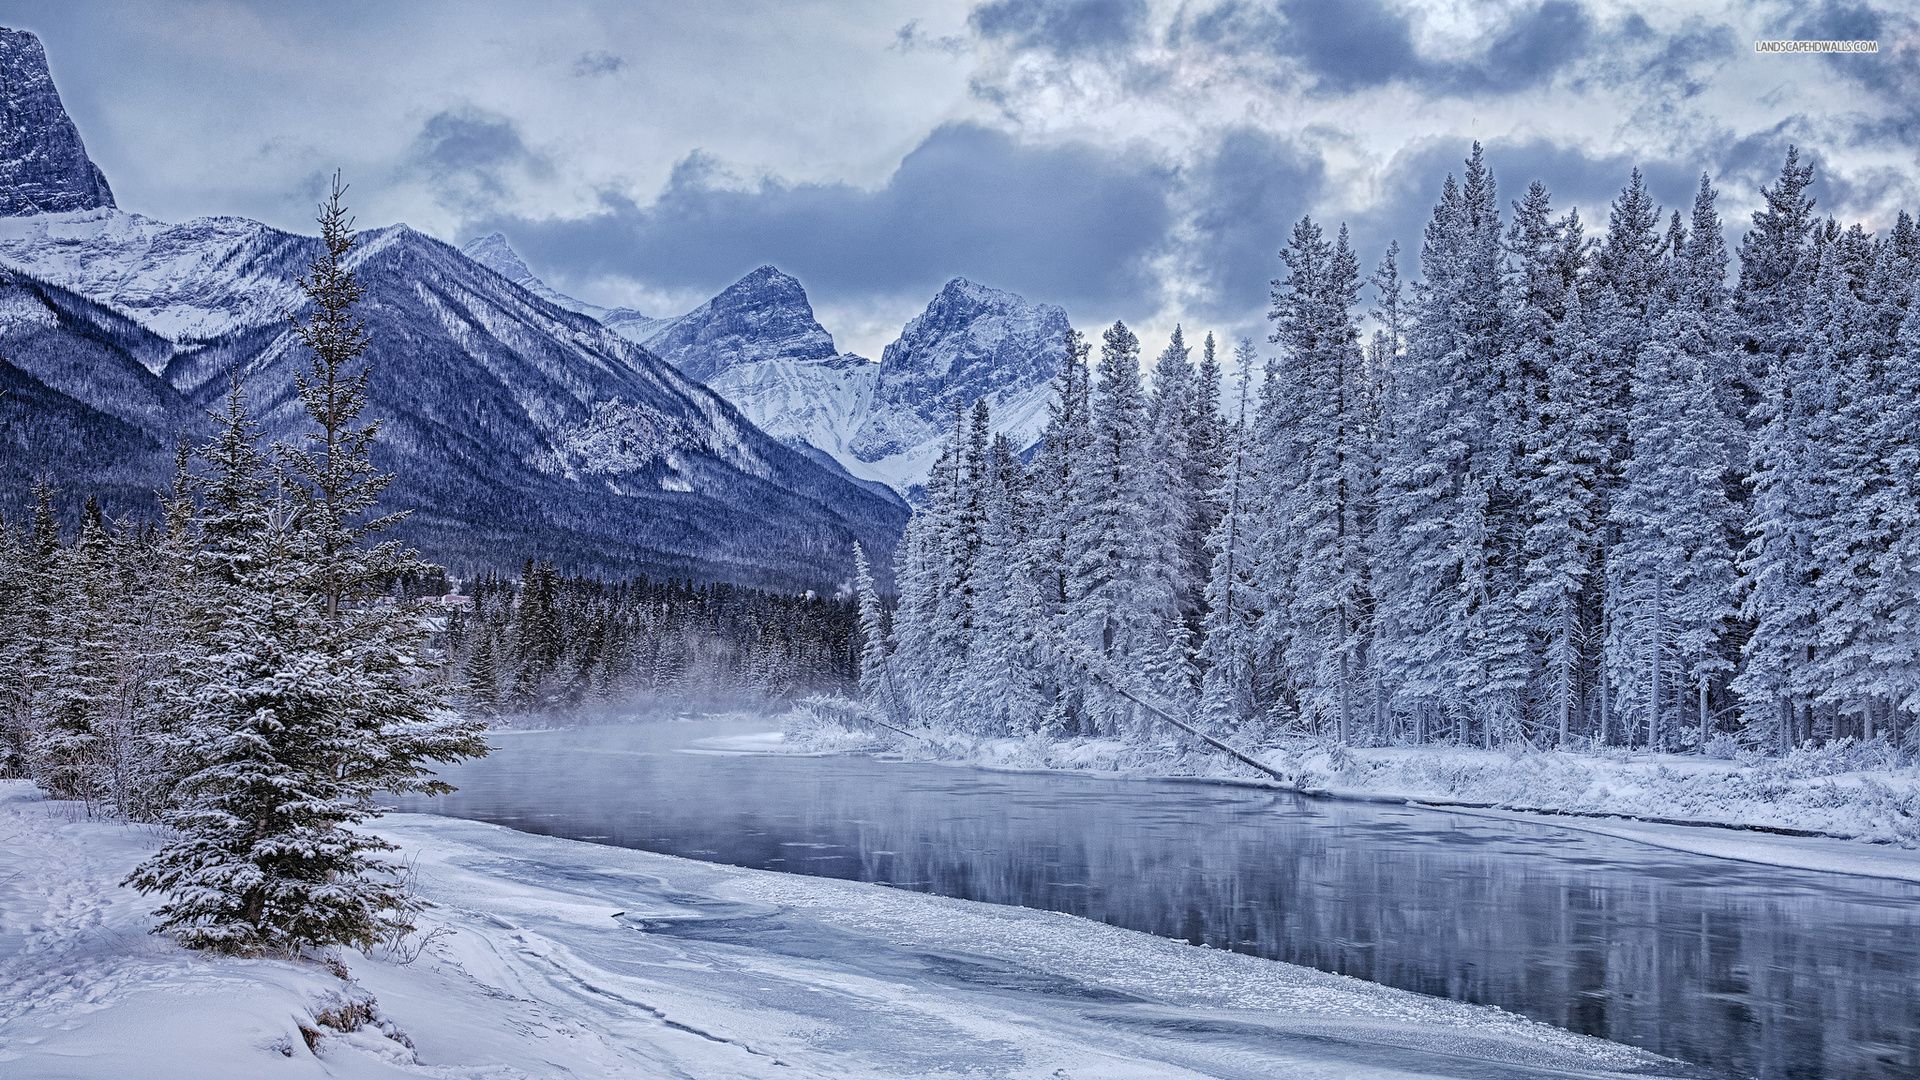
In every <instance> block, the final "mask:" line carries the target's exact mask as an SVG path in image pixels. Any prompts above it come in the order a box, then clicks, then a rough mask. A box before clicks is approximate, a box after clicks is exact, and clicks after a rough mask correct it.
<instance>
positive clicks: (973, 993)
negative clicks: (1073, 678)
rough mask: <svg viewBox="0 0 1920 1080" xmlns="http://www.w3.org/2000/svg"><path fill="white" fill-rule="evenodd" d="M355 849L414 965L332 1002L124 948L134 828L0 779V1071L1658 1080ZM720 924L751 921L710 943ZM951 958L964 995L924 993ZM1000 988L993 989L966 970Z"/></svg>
mask: <svg viewBox="0 0 1920 1080" xmlns="http://www.w3.org/2000/svg"><path fill="white" fill-rule="evenodd" d="M377 831H378V832H379V833H380V834H381V835H383V836H385V837H387V838H388V839H390V840H393V841H394V842H396V843H398V844H399V845H400V846H401V849H402V853H403V856H404V857H405V859H406V860H407V861H408V863H409V865H410V866H411V868H412V875H413V878H414V880H415V882H416V887H417V889H418V891H419V895H420V896H421V897H422V898H423V899H425V900H427V901H430V902H431V903H432V905H433V906H432V907H431V908H430V909H429V910H428V911H427V912H426V914H425V917H424V920H423V930H424V932H425V933H424V936H423V937H422V938H420V939H417V940H416V942H415V944H414V946H413V947H414V948H418V949H419V955H418V958H417V959H416V960H414V961H413V962H411V963H408V962H406V960H407V954H408V952H410V951H411V950H403V951H402V952H401V953H400V954H382V955H378V956H361V955H358V954H350V955H348V956H347V957H346V960H347V963H348V966H349V968H350V969H351V971H352V975H353V980H354V981H353V982H352V983H351V984H343V983H342V982H341V981H340V980H339V979H337V978H336V977H335V976H333V975H332V974H329V973H328V972H327V971H326V970H325V969H324V968H323V967H321V966H319V965H315V964H308V963H289V962H285V961H279V960H239V959H218V958H216V959H208V958H205V957H200V956H193V955H190V954H188V953H186V952H185V951H184V950H181V949H179V948H178V947H177V946H174V945H173V944H172V943H171V942H169V941H168V940H166V939H164V938H160V937H154V936H152V935H149V934H147V933H146V932H145V931H146V929H147V927H148V926H150V925H151V919H150V917H149V916H148V915H147V914H146V913H145V912H144V910H143V908H144V905H143V904H141V903H140V900H139V897H137V896H136V895H134V894H132V893H131V892H129V891H127V890H124V889H119V888H117V887H116V882H117V880H118V878H119V877H120V876H121V875H122V874H124V873H125V871H126V869H127V868H128V867H130V866H131V865H132V864H133V863H134V862H135V861H136V860H137V859H138V858H139V857H140V855H141V854H142V853H144V852H145V851H146V850H148V849H149V848H150V847H151V846H152V845H153V844H154V843H156V842H158V840H159V835H158V833H157V831H156V830H154V829H152V828H150V827H140V826H129V825H126V824H123V823H115V822H106V821H100V820H86V819H85V818H84V816H83V815H82V812H81V809H80V808H79V807H78V806H76V805H74V804H70V803H54V802H48V801H45V800H42V799H40V798H39V796H38V793H37V791H35V790H34V789H33V788H32V787H31V786H30V785H28V784H26V783H24V782H19V781H8V782H0V983H4V984H5V985H7V986H9V987H10V988H12V989H11V991H10V993H9V994H8V995H7V996H6V998H5V1000H4V1001H3V1002H0V1072H4V1073H6V1074H7V1075H21V1076H34V1077H39V1078H44V1080H55V1078H61V1077H70V1078H94V1077H118V1076H125V1075H136V1074H137V1075H139V1076H141V1077H143V1078H144V1080H167V1078H170V1077H187V1076H192V1077H195V1078H197V1080H228V1078H232V1080H238V1078H241V1077H245V1078H249V1080H251V1078H254V1077H273V1076H290V1077H291V1076H333V1077H345V1078H349V1080H360V1078H375V1077H380V1078H389V1077H414V1076H433V1077H442V1078H450V1077H474V1078H481V1077H485V1078H489V1080H496V1078H508V1077H536V1076H538V1077H547V1076H597V1077H598V1076H605V1077H620V1076H660V1075H694V1076H700V1077H732V1076H764V1075H782V1076H795V1075H801V1076H805V1075H821V1074H827V1073H831V1074H834V1075H842V1076H846V1075H853V1076H884V1075H904V1074H913V1075H939V1074H943V1073H949V1072H952V1073H959V1072H963V1071H966V1070H967V1069H969V1068H973V1069H978V1068H981V1067H985V1068H989V1069H991V1070H992V1071H993V1074H994V1075H1004V1076H1035V1077H1040V1076H1053V1075H1101V1076H1112V1077H1147V1076H1256V1075H1274V1074H1276V1073H1275V1070H1281V1072H1280V1073H1279V1074H1284V1075H1293V1076H1330V1075H1352V1074H1353V1072H1354V1070H1355V1069H1360V1070H1361V1071H1370V1072H1374V1073H1383V1072H1384V1073H1388V1074H1391V1075H1406V1076H1464V1075H1483V1074H1486V1073H1488V1072H1492V1073H1497V1074H1498V1075H1502V1076H1529V1075H1542V1076H1544V1075H1563V1074H1564V1073H1565V1072H1567V1071H1574V1072H1577V1073H1579V1074H1580V1075H1596V1076H1603V1075H1614V1074H1615V1073H1616V1072H1618V1071H1622V1070H1632V1071H1634V1073H1635V1075H1647V1074H1649V1073H1652V1074H1659V1073H1660V1072H1662V1071H1664V1070H1665V1069H1666V1068H1668V1067H1669V1065H1670V1063H1663V1062H1662V1061H1661V1060H1660V1059H1658V1058H1654V1057H1652V1056H1651V1055H1648V1054H1645V1053H1643V1052H1641V1051H1638V1050H1634V1049H1631V1048H1628V1047H1624V1046H1620V1045H1618V1044H1614V1043H1608V1042H1603V1041H1600V1040H1596V1039H1591V1038H1587V1037H1585V1036H1579V1035H1574V1034H1571V1033H1568V1032H1565V1031H1561V1030H1559V1029H1556V1028H1552V1027H1549V1026H1546V1025H1543V1024H1538V1023H1534V1022H1532V1021H1528V1020H1525V1019H1522V1018H1520V1017H1516V1016H1513V1015H1512V1014H1509V1013H1504V1012H1501V1011H1499V1010H1495V1009H1488V1008H1482V1007H1477V1006H1470V1005H1464V1004H1459V1003H1455V1002H1449V1001H1444V1000H1440V999H1436V998H1427V997H1423V996H1420V995H1417V994H1412V993H1407V992H1404V991H1398V990H1392V989H1388V988H1384V987H1379V986H1375V985H1373V984H1370V983H1365V982H1361V981H1359V980H1355V979H1350V978H1346V977H1343V976H1336V975H1329V974H1325V973H1322V972H1316V971H1311V970H1308V969H1304V968H1298V967H1294V966H1292V965H1287V964H1281V963H1276V962H1273V961H1267V960H1260V959H1257V958H1253V957H1248V956H1242V955H1238V954H1233V953H1226V952H1220V951H1215V950H1209V949H1202V948H1196V947H1193V946H1188V945H1185V944H1182V943H1179V942H1174V941H1168V940H1165V939H1162V938H1156V937H1153V936H1150V935H1145V934H1138V933H1134V932H1132V931H1127V930H1120V929H1117V928H1114V927H1108V926H1104V925H1101V924H1098V923H1092V922H1088V921H1085V920H1081V919H1076V918H1072V917H1070V916H1064V915H1058V914H1053V913H1046V912H1037V911H1030V910H1026V909H1022V908H1012V907H998V906H994V905H987V904H977V903H972V902H968V901H960V900H950V899H945V898H940V897H933V896H926V895H921V894H917V893H910V892H902V891H898V890H893V889H887V888H884V887H879V886H873V885H863V884H859V883H854V882H844V881H834V880H826V879H816V878H802V877H797V876H790V875H785V874H777V873H770V872H766V871H757V870H746V869H741V868H736V867H727V866H718V865H712V864H706V863H699V862H694V861H690V860H684V859H679V858H674V857H672V856H665V855H656V854H652V853H647V852H640V851H633V850H628V849H622V848H611V847H602V846H599V845H595V844H588V843H582V842H578V841H570V840H561V839H555V838H550V837H542V836H534V835H529V834H523V833H518V832H514V831H511V830H508V829H505V828H502V827H499V826H493V825H486V824H482V823H477V822H466V821H455V820H452V819H446V818H438V817H432V816H426V815H413V814H401V815H394V816H392V817H390V818H388V819H385V820H384V821H383V822H382V823H381V825H380V826H379V828H378V830H377ZM743 923H744V924H745V925H747V926H750V927H751V930H750V931H748V932H743V933H741V934H739V935H737V936H735V935H732V934H730V933H729V932H728V930H727V928H728V927H730V926H732V927H738V926H740V925H741V924H743ZM781 941H786V942H788V943H789V947H786V948H782V947H781V946H780V944H778V943H779V942H781ZM796 943H797V944H796ZM950 967H951V968H960V969H964V970H966V971H969V972H972V973H973V975H972V976H970V977H969V978H957V977H953V976H950V975H942V974H940V973H939V972H940V971H941V970H943V969H946V968H950ZM996 972H998V973H1002V974H1012V975H1014V976H1017V977H1016V978H1012V979H996V978H994V977H987V978H980V977H979V975H980V973H987V974H988V975H989V976H992V974H993V973H996ZM369 1002H371V1004H368V1003H369ZM355 1004H358V1005H362V1006H364V1007H367V1008H369V1009H370V1011H371V1014H372V1019H371V1022H369V1023H365V1024H363V1025H362V1026H360V1027H359V1028H358V1030H354V1031H349V1032H342V1031H337V1030H335V1029H334V1028H332V1027H329V1026H327V1022H326V1019H325V1018H324V1017H323V1014H324V1013H327V1012H328V1011H332V1012H333V1013H334V1014H336V1016H337V1015H338V1014H340V1013H342V1012H343V1011H347V1010H343V1009H342V1006H346V1005H355ZM1174 1017H1181V1018H1185V1019H1186V1020H1187V1021H1190V1022H1191V1023H1188V1024H1185V1025H1172V1024H1169V1023H1167V1022H1166V1021H1168V1020H1169V1019H1170V1018H1174ZM310 1047H311V1048H310ZM1056 1070H1064V1071H1062V1072H1056Z"/></svg>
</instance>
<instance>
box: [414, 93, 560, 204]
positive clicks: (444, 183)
mask: <svg viewBox="0 0 1920 1080" xmlns="http://www.w3.org/2000/svg"><path fill="white" fill-rule="evenodd" d="M408 164H409V166H410V167H411V168H412V169H414V170H416V171H418V172H421V173H423V174H424V175H426V177H427V178H428V179H430V180H432V181H433V182H434V184H435V185H436V186H437V189H438V190H437V192H436V197H437V198H439V199H440V201H441V202H442V204H443V205H446V206H450V207H480V206H490V205H494V204H496V203H498V202H499V201H500V200H501V199H502V198H504V197H505V196H506V194H507V193H508V191H509V190H510V189H511V185H512V181H513V179H514V178H515V177H516V176H518V175H522V174H531V175H535V176H544V175H547V174H549V173H550V172H551V171H552V168H553V165H552V162H550V161H548V160H547V159H546V158H545V157H544V156H542V155H540V154H537V153H535V152H534V151H533V150H531V149H529V148H528V147H527V144H526V140H525V139H523V138H522V137H521V135H520V129H519V127H518V126H517V125H515V124H514V122H513V121H512V120H509V119H508V118H506V117H504V116H501V115H499V114H497V113H490V112H486V111H484V110H481V109H476V108H473V107H471V106H463V107H461V108H458V109H447V110H443V111H441V112H437V113H435V114H433V115H432V116H430V117H428V118H427V121H426V123H425V124H423V125H421V127H420V134H419V135H418V136H416V137H415V138H414V141H413V150H412V153H411V155H410V157H409V159H408Z"/></svg>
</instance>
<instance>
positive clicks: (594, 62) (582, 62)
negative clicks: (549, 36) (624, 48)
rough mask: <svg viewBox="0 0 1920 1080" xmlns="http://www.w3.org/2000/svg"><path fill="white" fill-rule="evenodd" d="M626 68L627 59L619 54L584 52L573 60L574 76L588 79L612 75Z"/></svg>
mask: <svg viewBox="0 0 1920 1080" xmlns="http://www.w3.org/2000/svg"><path fill="white" fill-rule="evenodd" d="M626 66H627V58H626V57H624V56H621V55H620V54H619V53H611V52H607V51H605V50H596V51H594V52H584V53H581V54H580V55H579V56H577V57H575V58H574V60H573V73H574V75H576V76H578V77H580V78H583V79H590V78H592V77H594V76H595V75H612V74H614V73H615V72H617V71H619V70H620V69H621V68H624V67H626Z"/></svg>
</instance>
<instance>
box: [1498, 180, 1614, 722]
mask: <svg viewBox="0 0 1920 1080" xmlns="http://www.w3.org/2000/svg"><path fill="white" fill-rule="evenodd" d="M1551 215H1552V208H1551V199H1550V196H1549V195H1548V193H1547V189H1546V187H1545V185H1543V184H1541V183H1540V182H1538V181H1535V182H1534V183H1533V184H1531V185H1530V186H1529V187H1528V189H1527V195H1526V197H1525V198H1524V199H1522V200H1520V201H1517V202H1515V203H1514V217H1513V223H1512V225H1511V226H1510V227H1509V228H1508V231H1507V248H1508V256H1509V266H1508V279H1507V306H1508V326H1507V339H1508V342H1509V350H1508V356H1509V358H1508V361H1507V369H1508V371H1509V373H1510V374H1512V375H1513V376H1515V377H1516V378H1517V379H1518V380H1519V382H1520V386H1519V388H1518V389H1519V391H1520V396H1521V398H1522V403H1523V405H1524V408H1525V410H1526V411H1525V413H1524V414H1523V415H1522V416H1520V417H1519V418H1517V423H1516V424H1515V425H1514V426H1515V428H1516V430H1517V431H1518V432H1519V435H1520V445H1519V446H1518V447H1517V448H1516V450H1515V451H1514V454H1515V463H1514V467H1513V471H1514V474H1515V479H1516V482H1517V483H1518V484H1519V485H1520V490H1521V498H1522V505H1521V506H1520V507H1519V511H1518V513H1519V518H1520V523H1521V526H1522V528H1523V534H1522V535H1521V537H1520V538H1519V552H1518V560H1519V561H1518V564H1517V565H1518V567H1519V593H1518V595H1517V597H1516V600H1517V602H1518V604H1519V606H1520V608H1521V610H1522V612H1523V613H1524V618H1525V620H1526V626H1527V633H1528V637H1529V639H1530V649H1531V651H1532V652H1533V654H1534V664H1535V674H1534V677H1533V678H1532V680H1531V682H1532V683H1533V686H1532V688H1531V691H1530V697H1531V698H1532V700H1533V701H1534V702H1536V703H1537V709H1538V711H1539V713H1540V714H1541V715H1540V716H1539V720H1540V721H1541V722H1542V723H1544V724H1545V725H1547V726H1549V727H1550V728H1551V729H1552V730H1553V731H1554V732H1555V738H1556V740H1557V741H1558V742H1559V743H1561V744H1565V743H1566V742H1567V741H1568V740H1569V739H1570V738H1571V736H1572V729H1573V722H1574V718H1575V714H1576V713H1577V712H1578V711H1579V710H1580V702H1581V691H1582V681H1581V680H1582V675H1583V666H1584V665H1583V660H1584V659H1585V656H1584V652H1583V650H1584V649H1585V647H1586V644H1587V641H1588V637H1589V628H1588V626H1587V613H1588V611H1589V610H1590V608H1591V601H1590V598H1589V596H1588V595H1587V594H1588V588H1589V585H1590V583H1591V581H1592V579H1593V570H1594V559H1595V555H1596V547H1597V537H1596V536H1595V526H1596V522H1595V511H1596V500H1597V492H1598V489H1599V487H1600V485H1601V482H1602V473H1603V470H1604V467H1605V463H1604V461H1603V458H1602V448H1601V444H1600V431H1599V417H1598V415H1597V414H1596V392H1595V380H1596V378H1597V376H1598V372H1597V367H1598V354H1597V350H1596V348H1595V346H1594V342H1593V338H1592V336H1591V334H1590V333H1589V332H1588V328H1587V325H1586V322H1587V319H1586V314H1585V311H1584V308H1583V306H1582V305H1581V302H1580V291H1579V285H1580V272H1581V270H1582V269H1583V267H1584V258H1583V257H1582V253H1581V252H1580V251H1579V249H1578V248H1577V247H1575V248H1574V249H1573V250H1572V252H1571V257H1569V255H1570V252H1569V240H1568V235H1567V234H1568V233H1569V232H1570V231H1577V230H1578V228H1579V219H1578V217H1576V216H1574V215H1571V214H1569V215H1568V216H1566V217H1564V218H1560V219H1558V220H1555V219H1554V218H1553V217H1552V216H1551Z"/></svg>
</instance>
